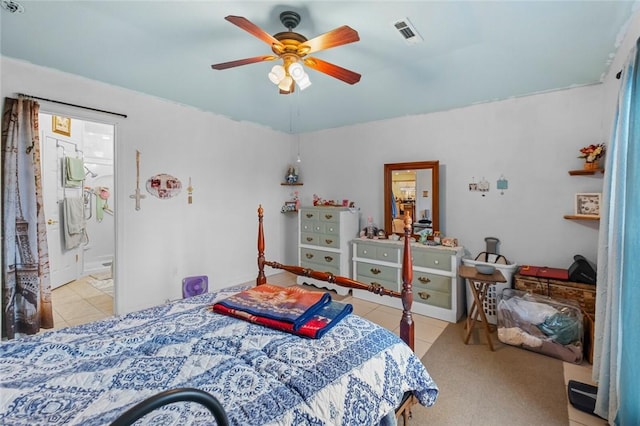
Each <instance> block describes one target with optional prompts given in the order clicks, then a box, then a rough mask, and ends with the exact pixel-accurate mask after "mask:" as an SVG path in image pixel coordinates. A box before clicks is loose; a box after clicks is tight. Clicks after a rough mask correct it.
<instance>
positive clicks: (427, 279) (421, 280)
mask: <svg viewBox="0 0 640 426" xmlns="http://www.w3.org/2000/svg"><path fill="white" fill-rule="evenodd" d="M418 281H420V282H421V283H422V284H427V283H430V282H431V280H430V279H429V278H427V277H420V278H418Z"/></svg>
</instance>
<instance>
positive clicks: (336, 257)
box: [300, 248, 340, 271]
mask: <svg viewBox="0 0 640 426" xmlns="http://www.w3.org/2000/svg"><path fill="white" fill-rule="evenodd" d="M302 262H308V263H313V264H316V265H320V266H322V269H320V268H314V269H318V270H320V271H327V269H326V268H327V267H332V268H335V269H336V270H339V269H340V254H339V253H331V252H326V251H322V250H314V249H308V248H301V249H300V263H301V264H302ZM310 267H311V268H313V267H312V266H310Z"/></svg>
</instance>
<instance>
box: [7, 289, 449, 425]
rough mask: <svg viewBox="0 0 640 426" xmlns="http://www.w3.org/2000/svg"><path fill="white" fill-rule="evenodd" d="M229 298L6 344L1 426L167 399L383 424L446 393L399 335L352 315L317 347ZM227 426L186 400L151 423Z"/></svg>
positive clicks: (237, 416)
mask: <svg viewBox="0 0 640 426" xmlns="http://www.w3.org/2000/svg"><path fill="white" fill-rule="evenodd" d="M237 291H238V289H237V288H236V289H229V290H223V291H219V292H217V293H208V294H203V295H200V296H195V297H192V298H189V299H184V300H179V301H176V302H172V303H169V304H166V305H161V306H157V307H154V308H150V309H146V310H143V311H139V312H135V313H131V314H128V315H124V316H121V317H113V318H110V319H106V320H102V321H97V322H93V323H90V324H86V325H82V326H76V327H69V328H65V329H61V330H57V331H51V332H46V333H42V334H39V335H36V336H33V337H29V338H25V339H21V340H15V341H10V342H4V343H1V344H0V395H1V398H0V424H2V425H12V426H19V425H29V426H36V425H45V424H46V425H53V424H56V425H63V424H64V425H108V424H109V423H110V422H112V421H113V420H114V419H116V418H117V417H118V416H119V415H120V414H122V413H123V412H125V411H126V410H127V409H128V408H130V407H131V406H133V405H134V404H136V403H138V402H140V401H142V400H143V399H145V398H147V397H149V396H152V395H155V394H156V393H158V392H160V391H163V390H166V389H173V388H179V387H194V388H199V389H202V390H204V391H207V392H209V393H211V394H212V395H213V396H215V397H216V398H218V400H219V401H220V402H221V404H222V406H223V407H224V408H225V410H226V412H227V415H228V416H229V421H230V423H231V424H232V425H243V426H245V425H251V426H257V425H376V424H378V423H379V422H380V420H381V419H382V418H383V417H384V416H385V414H387V413H389V412H390V411H392V410H393V409H394V408H395V407H396V406H397V405H398V404H399V401H400V399H401V397H402V395H403V393H404V392H406V391H411V390H412V391H414V393H415V395H416V396H417V398H418V400H419V401H420V403H421V404H423V405H425V406H430V405H432V404H433V403H434V402H435V399H436V396H437V393H438V388H437V386H436V384H435V383H434V382H433V381H432V379H431V377H430V376H429V374H428V372H427V370H426V369H425V367H424V366H423V365H422V363H421V362H420V360H419V359H418V358H417V357H416V356H415V355H414V354H413V352H412V351H411V350H410V349H409V347H408V346H406V345H405V344H404V343H403V342H402V341H401V340H400V339H399V338H398V337H397V336H396V335H395V334H393V333H391V332H389V331H387V330H385V329H383V328H381V327H379V326H377V325H375V324H373V323H371V322H369V321H367V320H365V319H363V318H360V317H358V316H356V315H348V316H346V317H345V318H344V319H343V320H342V321H340V323H339V324H337V325H336V326H335V327H333V328H332V329H331V330H330V331H329V332H327V334H326V335H324V336H323V337H322V338H321V339H317V340H312V339H306V338H302V337H299V336H295V335H292V334H288V333H283V332H279V331H276V330H272V329H269V328H266V327H263V326H260V325H255V324H251V323H248V322H245V321H242V320H239V319H235V318H232V317H227V316H223V315H219V314H216V313H213V312H211V310H210V306H211V305H212V304H213V303H214V302H216V301H218V300H221V299H223V298H226V297H228V296H230V295H231V294H233V293H235V292H237ZM139 423H140V424H150V425H208V424H215V421H214V420H213V417H212V416H211V414H210V413H209V412H208V411H207V409H206V408H204V407H202V406H201V405H199V404H195V403H190V402H180V403H175V404H171V405H167V406H165V407H162V408H161V409H158V410H156V411H154V412H152V413H150V414H148V415H147V416H145V417H144V418H143V419H141V420H140V421H139Z"/></svg>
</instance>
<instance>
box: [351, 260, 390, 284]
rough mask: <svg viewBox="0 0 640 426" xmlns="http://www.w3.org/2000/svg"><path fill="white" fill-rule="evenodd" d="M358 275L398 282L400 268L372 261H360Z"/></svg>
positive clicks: (357, 269) (357, 268)
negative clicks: (376, 263)
mask: <svg viewBox="0 0 640 426" xmlns="http://www.w3.org/2000/svg"><path fill="white" fill-rule="evenodd" d="M356 273H357V274H358V276H366V277H370V278H375V279H377V280H385V281H390V282H398V268H394V267H391V266H383V265H374V264H371V263H364V262H358V265H357V267H356Z"/></svg>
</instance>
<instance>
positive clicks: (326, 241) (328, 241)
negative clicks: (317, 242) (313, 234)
mask: <svg viewBox="0 0 640 426" xmlns="http://www.w3.org/2000/svg"><path fill="white" fill-rule="evenodd" d="M324 242H325V243H327V244H331V243H333V240H324Z"/></svg>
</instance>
